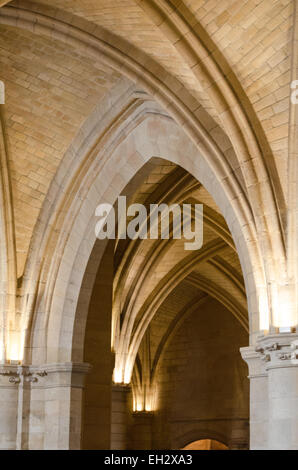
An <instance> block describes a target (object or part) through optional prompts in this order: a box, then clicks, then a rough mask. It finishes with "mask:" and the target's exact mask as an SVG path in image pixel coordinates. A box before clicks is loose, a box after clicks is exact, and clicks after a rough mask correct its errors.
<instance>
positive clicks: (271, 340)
mask: <svg viewBox="0 0 298 470" xmlns="http://www.w3.org/2000/svg"><path fill="white" fill-rule="evenodd" d="M255 351H256V352H257V353H258V354H259V355H260V358H261V359H262V361H263V362H264V363H265V369H266V370H269V369H274V368H279V367H297V366H298V334H297V333H278V334H270V335H262V336H260V337H259V338H258V339H257V343H256V347H255Z"/></svg>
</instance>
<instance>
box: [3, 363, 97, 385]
mask: <svg viewBox="0 0 298 470" xmlns="http://www.w3.org/2000/svg"><path fill="white" fill-rule="evenodd" d="M91 368H92V367H91V366H90V364H87V363H75V362H63V363H55V364H43V365H26V364H3V365H2V366H1V367H0V376H2V377H4V378H5V377H7V379H8V382H9V383H11V384H16V385H17V384H19V383H20V382H31V383H32V384H36V383H37V382H40V379H41V378H42V379H44V380H43V381H42V383H40V384H39V386H43V385H45V386H47V385H48V384H49V383H52V386H55V385H59V384H61V385H64V386H67V385H69V386H73V385H75V386H83V385H84V380H85V376H86V374H88V373H89V372H90V370H91Z"/></svg>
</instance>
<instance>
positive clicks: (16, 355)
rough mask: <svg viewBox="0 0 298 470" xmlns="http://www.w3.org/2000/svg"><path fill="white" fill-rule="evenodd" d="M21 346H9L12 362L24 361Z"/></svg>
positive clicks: (15, 344)
mask: <svg viewBox="0 0 298 470" xmlns="http://www.w3.org/2000/svg"><path fill="white" fill-rule="evenodd" d="M20 349H21V348H20V345H19V344H17V343H12V344H10V345H9V350H8V359H9V360H10V361H21V360H22V359H23V355H22V353H21V351H20Z"/></svg>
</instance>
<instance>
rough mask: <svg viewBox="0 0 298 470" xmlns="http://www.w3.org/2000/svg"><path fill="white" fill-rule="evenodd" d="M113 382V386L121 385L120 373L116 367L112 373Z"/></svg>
mask: <svg viewBox="0 0 298 470" xmlns="http://www.w3.org/2000/svg"><path fill="white" fill-rule="evenodd" d="M113 382H114V383H115V384H122V383H123V380H122V372H121V370H119V369H117V368H116V367H115V369H114V373H113Z"/></svg>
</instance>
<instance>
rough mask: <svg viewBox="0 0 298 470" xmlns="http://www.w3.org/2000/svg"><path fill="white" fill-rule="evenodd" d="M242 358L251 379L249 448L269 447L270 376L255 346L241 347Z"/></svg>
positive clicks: (260, 448)
mask: <svg viewBox="0 0 298 470" xmlns="http://www.w3.org/2000/svg"><path fill="white" fill-rule="evenodd" d="M240 352H241V355H242V358H243V359H244V361H245V362H246V363H247V365H248V370H249V376H248V378H249V380H250V393H249V398H250V420H249V428H250V439H249V441H250V442H249V448H250V449H254V450H262V449H267V443H268V436H267V431H268V377H267V371H266V370H265V362H264V361H262V359H261V357H260V354H259V353H258V352H256V350H255V348H254V347H248V348H241V349H240Z"/></svg>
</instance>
